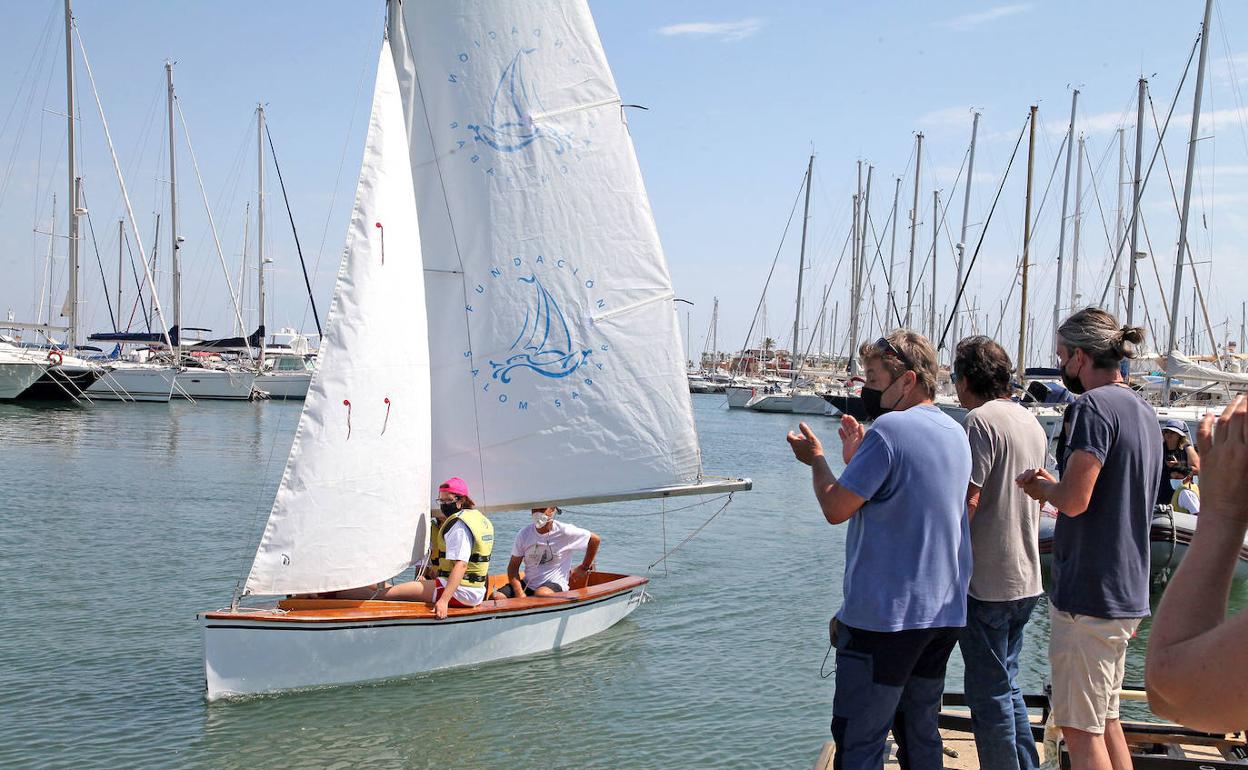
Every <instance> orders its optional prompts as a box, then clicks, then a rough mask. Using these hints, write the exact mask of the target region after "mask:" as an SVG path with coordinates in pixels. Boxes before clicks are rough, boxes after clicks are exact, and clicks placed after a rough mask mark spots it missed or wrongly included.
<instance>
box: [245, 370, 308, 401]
mask: <svg viewBox="0 0 1248 770" xmlns="http://www.w3.org/2000/svg"><path fill="white" fill-rule="evenodd" d="M254 384H255V387H256V390H259V391H261V392H263V393H267V394H269V398H272V399H277V400H292V401H297V400H300V399H305V398H307V397H308V386H309V385H311V384H312V372H292V373H289V374H260V375H257V376H256V381H255V383H254Z"/></svg>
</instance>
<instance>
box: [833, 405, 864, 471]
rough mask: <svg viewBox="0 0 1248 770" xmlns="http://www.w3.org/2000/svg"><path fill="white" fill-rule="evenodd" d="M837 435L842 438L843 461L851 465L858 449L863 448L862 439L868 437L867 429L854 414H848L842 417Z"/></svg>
mask: <svg viewBox="0 0 1248 770" xmlns="http://www.w3.org/2000/svg"><path fill="white" fill-rule="evenodd" d="M837 433H838V434H839V435H840V437H841V459H842V460H844V461H845V464H846V465H849V461H850V460H851V459H853V457H854V453H855V452H857V451H858V447H860V446H862V439H863V437H864V436H866V435H867V429H866V428H864V427H863V426H862V423H860V422H858V420H857V418H855V417H854V416H853V415H852V414H847V415H843V416H842V417H841V427H840V429H839V430H838V431H837Z"/></svg>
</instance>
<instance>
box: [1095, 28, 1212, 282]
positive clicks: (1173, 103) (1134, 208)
mask: <svg viewBox="0 0 1248 770" xmlns="http://www.w3.org/2000/svg"><path fill="white" fill-rule="evenodd" d="M1199 46H1200V35H1199V34H1197V35H1196V40H1195V41H1194V42H1193V43H1192V51H1191V53H1189V54H1188V56H1187V65H1186V67H1185V68H1184V69H1183V77H1181V78H1179V84H1178V85H1177V86H1175V89H1174V98H1173V99H1171V100H1170V111H1169V112H1168V113H1166V122H1165V123H1164V124H1162V127H1161V133H1160V134H1159V136H1158V139H1157V146H1156V147H1154V148H1153V157H1152V158H1151V159H1150V160H1149V161H1148V171H1147V173H1145V174H1144V178H1143V179H1142V180H1141V181H1140V192H1139V195H1138V196H1137V195H1134V194H1133V195H1132V205H1131V218H1130V219H1129V220H1127V227H1126V228H1125V229H1124V230H1123V234H1122V240H1121V241H1119V242H1118V249H1117V251H1116V252H1115V254H1114V262H1113V264H1112V265H1110V267H1109V276H1110V277H1109V279H1108V280H1107V281H1106V282H1105V289H1104V290H1103V291H1102V292H1101V301H1100V303H1099V304H1101V305H1104V304H1105V297H1106V296H1107V295H1108V294H1109V287H1110V286H1111V285H1112V284H1113V281H1114V279H1113V276H1114V271H1115V270H1117V269H1118V263H1119V262H1120V261H1121V260H1122V249H1123V247H1125V246H1126V245H1127V241H1128V240H1129V239H1130V237H1131V235H1130V233H1131V227H1132V226H1133V225H1134V224H1135V218H1136V216H1137V215H1138V211H1139V208H1140V206H1139V203H1140V202H1141V201H1143V200H1144V189H1145V188H1146V187H1148V180H1149V179H1150V178H1152V176H1153V165H1154V164H1156V163H1157V155H1158V154H1159V153H1160V151H1161V144H1162V142H1163V141H1164V140H1165V138H1166V132H1167V131H1169V130H1170V119H1171V118H1172V117H1174V108H1175V107H1177V106H1178V104H1179V95H1180V94H1181V93H1182V92H1183V84H1184V83H1186V82H1187V75H1188V73H1189V72H1191V69H1192V60H1193V59H1195V58H1196V50H1197V48H1198V47H1199ZM1147 92H1148V89H1147V87H1146V88H1145V93H1147ZM1131 258H1132V259H1134V258H1135V255H1134V254H1132V255H1131Z"/></svg>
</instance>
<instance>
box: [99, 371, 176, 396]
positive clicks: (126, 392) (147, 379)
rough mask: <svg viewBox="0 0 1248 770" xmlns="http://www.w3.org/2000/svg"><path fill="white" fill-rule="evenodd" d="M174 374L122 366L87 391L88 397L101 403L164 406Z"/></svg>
mask: <svg viewBox="0 0 1248 770" xmlns="http://www.w3.org/2000/svg"><path fill="white" fill-rule="evenodd" d="M176 376H177V371H176V370H175V369H172V368H171V367H168V366H159V365H154V364H133V365H131V364H121V365H118V366H116V367H115V368H113V369H111V370H110V371H108V372H106V373H105V374H104V376H103V377H101V378H100V379H98V380H96V381H95V383H94V384H92V385H91V387H89V388H87V396H89V397H90V398H92V399H96V400H104V401H154V402H167V401H169V395H170V393H171V392H172V391H173V383H174V379H175V377H176Z"/></svg>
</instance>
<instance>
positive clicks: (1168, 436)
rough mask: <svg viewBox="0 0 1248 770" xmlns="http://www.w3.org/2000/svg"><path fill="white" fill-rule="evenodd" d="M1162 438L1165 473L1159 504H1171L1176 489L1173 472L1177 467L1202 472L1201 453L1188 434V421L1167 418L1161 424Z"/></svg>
mask: <svg viewBox="0 0 1248 770" xmlns="http://www.w3.org/2000/svg"><path fill="white" fill-rule="evenodd" d="M1161 438H1162V440H1163V441H1165V445H1166V448H1165V455H1164V459H1163V462H1164V463H1165V473H1164V474H1162V477H1161V488H1160V489H1158V490H1157V504H1158V505H1169V504H1170V498H1171V497H1172V496H1173V492H1174V490H1173V489H1172V488H1171V485H1170V476H1171V473H1172V472H1173V471H1174V469H1176V468H1182V467H1188V468H1191V472H1192V474H1198V473H1200V455H1199V454H1198V453H1197V452H1196V447H1194V446H1192V442H1191V439H1190V437H1189V436H1188V434H1187V423H1186V422H1184V421H1183V420H1166V421H1165V423H1163V424H1162V426H1161Z"/></svg>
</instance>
